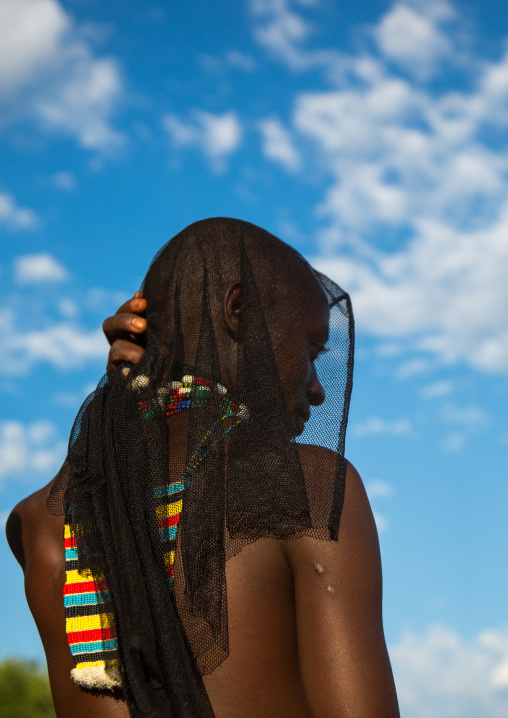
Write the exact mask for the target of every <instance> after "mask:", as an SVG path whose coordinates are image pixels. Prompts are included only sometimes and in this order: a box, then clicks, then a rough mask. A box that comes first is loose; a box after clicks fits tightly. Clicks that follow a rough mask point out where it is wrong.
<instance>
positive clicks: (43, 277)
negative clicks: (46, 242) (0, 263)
mask: <svg viewBox="0 0 508 718" xmlns="http://www.w3.org/2000/svg"><path fill="white" fill-rule="evenodd" d="M14 273H15V278H16V281H17V282H18V283H19V284H40V283H44V282H63V281H64V280H65V279H67V277H68V272H67V270H66V269H65V267H64V266H63V265H62V264H60V262H59V261H58V260H57V259H55V257H53V255H51V254H48V253H46V252H42V253H41V254H25V255H23V256H21V257H17V258H16V260H15V262H14Z"/></svg>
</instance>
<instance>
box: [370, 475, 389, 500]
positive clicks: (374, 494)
mask: <svg viewBox="0 0 508 718" xmlns="http://www.w3.org/2000/svg"><path fill="white" fill-rule="evenodd" d="M365 489H366V491H367V494H368V496H369V499H371V500H372V499H375V498H382V499H386V498H389V497H390V496H392V495H393V487H392V486H391V485H390V484H388V483H387V482H386V481H381V479H372V481H369V482H368V483H367V484H366V486H365Z"/></svg>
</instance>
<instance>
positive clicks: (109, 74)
mask: <svg viewBox="0 0 508 718" xmlns="http://www.w3.org/2000/svg"><path fill="white" fill-rule="evenodd" d="M122 92H123V88H122V81H121V78H120V72H119V69H118V66H117V63H116V62H115V60H114V59H112V58H98V57H96V56H95V53H94V50H93V48H92V47H91V45H90V41H89V39H88V38H86V37H85V33H84V31H83V29H82V28H81V27H80V26H79V25H78V24H77V23H76V22H75V21H74V20H73V19H72V17H71V16H70V15H69V14H68V13H67V12H66V11H65V10H64V9H63V7H62V5H61V4H60V3H59V2H58V0H2V2H1V3H0V107H1V108H2V118H3V119H2V124H3V125H5V124H8V123H9V122H13V121H15V120H18V119H20V118H25V117H28V118H31V119H33V120H35V121H36V123H37V124H39V125H40V126H41V127H43V128H44V129H46V130H49V131H51V132H57V133H63V134H69V135H71V136H73V137H75V138H76V140H77V141H78V142H79V143H80V144H81V145H82V146H83V147H85V148H87V149H90V150H101V151H110V150H113V149H115V148H117V147H119V146H120V145H121V144H122V143H123V140H124V138H123V136H122V135H121V134H120V133H119V132H118V131H116V130H115V129H113V127H112V126H111V119H112V116H113V114H114V111H115V109H116V107H117V105H118V102H119V100H120V99H121V96H122Z"/></svg>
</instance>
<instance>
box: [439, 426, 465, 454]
mask: <svg viewBox="0 0 508 718" xmlns="http://www.w3.org/2000/svg"><path fill="white" fill-rule="evenodd" d="M466 440H467V437H466V436H465V435H464V434H462V433H461V432H460V431H450V432H449V433H448V434H446V436H445V437H444V439H443V441H442V442H441V444H440V448H441V451H444V452H445V453H446V454H456V453H458V452H459V451H462V449H463V448H464V447H465V445H466Z"/></svg>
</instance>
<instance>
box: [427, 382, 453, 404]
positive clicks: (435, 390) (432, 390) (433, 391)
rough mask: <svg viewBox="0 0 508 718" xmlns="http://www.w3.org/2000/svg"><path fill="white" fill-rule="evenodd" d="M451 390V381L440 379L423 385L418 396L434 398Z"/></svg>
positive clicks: (445, 394)
mask: <svg viewBox="0 0 508 718" xmlns="http://www.w3.org/2000/svg"><path fill="white" fill-rule="evenodd" d="M453 390H454V385H453V382H451V381H448V380H447V379H442V380H441V381H435V382H432V383H431V384H427V385H426V386H423V387H422V388H421V390H420V396H421V397H422V398H423V399H436V398H439V397H442V396H447V395H448V394H451V393H452V392H453Z"/></svg>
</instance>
